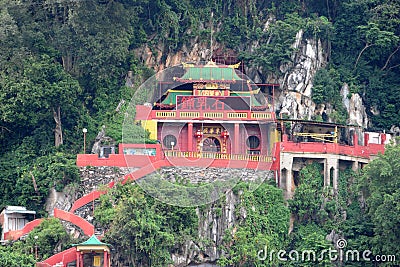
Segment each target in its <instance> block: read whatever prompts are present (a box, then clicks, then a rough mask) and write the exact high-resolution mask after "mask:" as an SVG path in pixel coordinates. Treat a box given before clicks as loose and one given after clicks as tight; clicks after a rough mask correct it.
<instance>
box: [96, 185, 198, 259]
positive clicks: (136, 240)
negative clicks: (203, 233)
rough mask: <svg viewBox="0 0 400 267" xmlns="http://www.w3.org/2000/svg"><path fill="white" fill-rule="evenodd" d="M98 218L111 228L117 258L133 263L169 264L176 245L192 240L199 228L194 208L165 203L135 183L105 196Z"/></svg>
mask: <svg viewBox="0 0 400 267" xmlns="http://www.w3.org/2000/svg"><path fill="white" fill-rule="evenodd" d="M95 218H96V220H97V221H99V222H100V224H101V225H102V226H103V227H106V228H107V229H108V230H107V233H106V235H105V238H106V239H105V240H106V241H107V242H109V243H110V244H112V245H113V246H114V247H115V248H116V249H117V251H118V254H117V255H116V256H117V258H118V259H119V260H120V261H124V260H125V261H127V262H128V264H129V265H134V266H136V265H139V264H144V265H148V266H166V265H167V264H169V263H170V262H171V257H170V252H171V251H172V250H173V248H174V247H175V246H179V245H181V244H183V243H184V242H185V241H187V240H191V239H193V238H194V235H195V230H196V229H197V217H196V214H195V209H194V208H179V207H171V206H168V205H167V204H163V203H161V202H159V201H157V200H155V199H153V198H152V197H151V196H147V195H145V193H144V192H143V190H142V189H141V188H140V187H139V186H138V185H135V184H131V185H128V184H127V185H124V186H117V188H116V189H114V190H111V191H110V192H109V193H108V194H107V195H104V196H102V198H101V206H100V207H99V208H97V209H96V210H95Z"/></svg>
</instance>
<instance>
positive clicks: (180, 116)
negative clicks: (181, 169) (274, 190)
mask: <svg viewBox="0 0 400 267" xmlns="http://www.w3.org/2000/svg"><path fill="white" fill-rule="evenodd" d="M238 66H239V64H236V65H216V64H215V63H214V62H208V63H207V64H205V65H194V64H182V65H180V66H179V67H177V68H178V69H176V70H175V71H174V72H172V73H170V74H169V75H164V77H163V80H161V79H160V80H158V81H157V87H158V90H157V89H156V90H154V93H153V95H152V96H151V98H150V100H149V101H151V102H150V103H146V104H144V105H138V106H136V120H137V121H140V122H141V124H142V126H143V127H144V128H145V129H146V130H148V131H149V132H150V138H152V139H156V140H159V142H160V143H161V144H162V148H163V150H164V151H166V153H167V154H168V151H170V152H173V153H180V152H185V153H193V155H197V156H202V155H205V153H214V154H217V155H219V157H223V158H230V156H231V155H260V156H261V155H271V152H272V151H271V150H272V147H273V143H274V142H276V141H277V133H276V129H275V125H276V124H275V123H274V119H275V114H274V113H273V109H272V103H271V102H272V101H268V96H265V95H264V94H263V93H262V92H261V90H260V88H258V87H257V86H256V85H255V84H254V83H253V82H252V81H250V80H249V79H248V78H247V77H246V76H245V75H243V74H242V73H241V72H240V71H238V70H237V67H238Z"/></svg>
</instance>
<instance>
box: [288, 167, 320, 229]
mask: <svg viewBox="0 0 400 267" xmlns="http://www.w3.org/2000/svg"><path fill="white" fill-rule="evenodd" d="M321 172H322V167H321V165H320V164H317V163H314V164H311V165H308V166H307V167H305V168H303V169H302V170H301V171H300V178H299V186H298V187H297V188H296V191H295V193H294V196H293V199H292V200H289V207H290V210H291V212H293V213H294V214H296V216H297V217H298V221H299V223H310V222H319V223H322V222H324V221H325V220H326V219H327V218H326V213H325V211H324V210H322V205H323V202H324V191H323V188H324V183H323V176H322V174H321Z"/></svg>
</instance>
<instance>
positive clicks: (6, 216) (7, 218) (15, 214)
mask: <svg viewBox="0 0 400 267" xmlns="http://www.w3.org/2000/svg"><path fill="white" fill-rule="evenodd" d="M35 214H36V211H32V210H27V209H26V208H25V207H21V206H6V207H5V208H4V209H3V210H2V211H1V213H0V224H1V228H2V232H1V240H4V239H5V238H4V235H5V233H7V232H10V231H17V230H21V229H22V228H24V226H25V225H26V224H27V223H28V222H30V221H32V220H33V219H34V218H35Z"/></svg>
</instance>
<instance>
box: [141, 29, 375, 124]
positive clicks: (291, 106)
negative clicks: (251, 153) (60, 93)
mask: <svg viewBox="0 0 400 267" xmlns="http://www.w3.org/2000/svg"><path fill="white" fill-rule="evenodd" d="M266 24H268V23H266ZM257 45H258V42H252V43H251V44H243V45H241V47H240V48H238V49H237V51H235V50H233V49H228V48H226V47H224V46H223V45H221V44H219V43H213V47H212V48H210V47H209V44H208V42H207V41H204V40H200V39H199V38H198V37H197V38H194V39H192V40H191V41H189V42H188V43H186V44H184V45H183V46H182V48H181V49H180V50H179V51H177V52H173V53H166V52H164V51H165V49H164V48H163V47H162V45H159V46H156V47H153V48H152V49H150V47H149V46H148V45H145V46H144V47H141V48H139V49H136V50H135V52H134V53H135V55H136V57H138V58H139V59H140V60H141V61H142V62H143V63H144V64H145V65H146V66H148V67H149V68H152V69H154V70H155V71H161V70H163V69H165V68H168V67H171V66H174V65H177V64H180V63H181V62H198V61H201V60H203V61H206V60H209V59H210V58H211V49H212V51H213V55H214V58H216V57H217V58H218V57H219V58H224V60H225V62H229V63H228V64H232V63H233V61H235V60H236V61H238V59H237V55H238V53H239V51H243V50H246V51H253V50H254V49H255V48H256V47H257ZM292 47H293V48H294V49H293V51H294V52H293V53H292V55H291V62H289V63H285V64H282V65H281V66H280V67H279V71H277V72H275V73H266V72H264V71H263V70H262V69H261V68H257V67H249V66H246V65H245V64H244V66H243V71H244V72H245V74H247V75H248V76H249V78H250V79H252V80H253V81H254V82H255V83H278V84H280V86H279V88H276V90H275V94H274V95H275V99H274V106H275V110H276V112H277V115H278V116H287V117H289V118H294V119H305V120H311V119H313V118H314V116H315V115H316V114H321V113H325V114H326V115H327V117H328V121H331V119H330V118H329V116H330V114H331V113H332V112H334V110H333V109H332V108H331V106H330V103H323V104H322V105H320V106H317V105H316V104H315V103H314V102H313V101H312V98H311V97H312V93H313V79H314V76H315V73H316V72H317V71H318V70H319V69H321V68H324V67H325V66H326V65H327V64H328V62H329V53H330V51H329V47H328V44H327V43H326V42H324V41H322V40H320V39H312V38H306V37H305V36H304V31H303V30H300V31H298V32H297V34H296V37H295V41H294V43H293V44H292ZM343 88H347V89H348V85H347V84H344V85H343ZM343 88H342V91H343V90H345V89H343ZM337 90H338V92H339V91H340V88H337ZM342 96H343V101H344V102H346V103H347V104H345V106H346V108H347V112H348V113H349V121H348V122H349V123H351V124H357V125H359V126H362V127H364V128H366V127H367V126H368V119H367V116H366V113H365V107H364V106H363V102H362V98H361V97H360V96H359V95H358V94H354V95H349V94H348V93H347V94H343V93H342Z"/></svg>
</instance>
